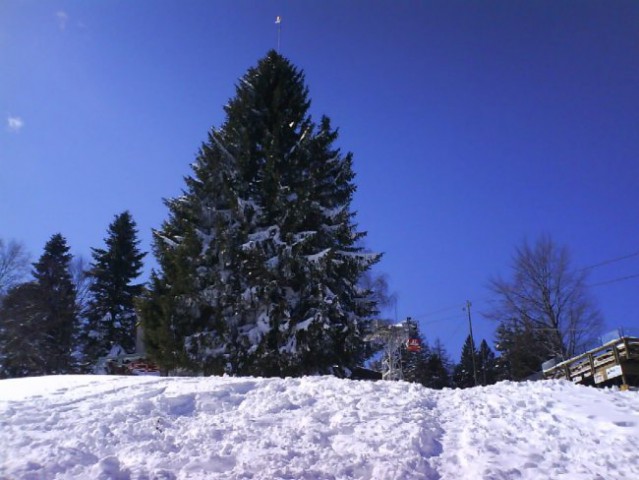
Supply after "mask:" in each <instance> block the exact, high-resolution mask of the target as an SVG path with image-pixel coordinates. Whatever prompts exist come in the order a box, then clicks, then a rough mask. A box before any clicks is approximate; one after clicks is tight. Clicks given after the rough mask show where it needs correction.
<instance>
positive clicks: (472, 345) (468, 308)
mask: <svg viewBox="0 0 639 480" xmlns="http://www.w3.org/2000/svg"><path fill="white" fill-rule="evenodd" d="M471 305H472V304H471V303H470V300H466V310H468V328H469V330H470V347H471V352H470V354H471V356H472V359H473V379H474V380H475V386H477V364H476V363H475V340H474V339H473V321H472V320H471V319H470V306H471Z"/></svg>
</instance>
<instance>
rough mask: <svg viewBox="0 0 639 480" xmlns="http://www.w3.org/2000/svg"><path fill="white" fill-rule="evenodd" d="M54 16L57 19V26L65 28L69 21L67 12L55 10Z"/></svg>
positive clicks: (61, 28)
mask: <svg viewBox="0 0 639 480" xmlns="http://www.w3.org/2000/svg"><path fill="white" fill-rule="evenodd" d="M55 16H56V18H57V19H58V27H60V30H64V29H66V28H67V23H68V22H69V14H68V13H67V12H64V11H62V10H60V11H58V12H56V14H55Z"/></svg>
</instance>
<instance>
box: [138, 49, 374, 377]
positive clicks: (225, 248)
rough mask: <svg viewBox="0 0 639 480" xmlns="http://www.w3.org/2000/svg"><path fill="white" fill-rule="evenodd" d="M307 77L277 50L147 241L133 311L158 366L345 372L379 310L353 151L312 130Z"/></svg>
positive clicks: (235, 102)
mask: <svg viewBox="0 0 639 480" xmlns="http://www.w3.org/2000/svg"><path fill="white" fill-rule="evenodd" d="M309 106H310V101H309V99H308V90H307V88H306V86H305V85H304V76H303V74H302V73H301V72H300V71H299V70H297V69H296V68H295V67H294V66H293V65H292V64H291V63H290V62H289V61H288V60H286V59H285V58H283V57H282V56H280V55H279V54H277V53H276V52H274V51H271V52H269V53H268V55H267V56H266V57H265V58H263V59H262V60H260V62H259V63H258V65H257V66H256V67H254V68H251V69H249V71H248V72H247V73H246V74H245V75H244V76H243V77H242V79H241V80H240V82H239V84H238V85H237V88H236V95H235V97H234V98H233V99H231V101H230V102H229V103H228V104H227V106H226V107H225V112H226V121H225V123H224V124H223V125H222V127H221V128H220V129H219V130H212V131H211V132H210V134H209V138H208V142H207V143H206V144H204V145H203V146H202V148H201V149H200V153H199V155H198V157H197V159H196V162H195V164H194V166H193V176H191V177H189V178H187V179H186V189H185V192H184V195H183V196H181V197H179V198H175V199H171V200H168V201H167V202H166V203H167V206H168V208H169V211H170V215H169V219H168V220H167V221H165V222H164V224H163V225H162V228H161V229H160V230H159V231H156V232H155V244H154V253H155V255H156V257H157V259H158V263H159V265H160V267H161V272H159V273H158V274H157V275H156V276H155V279H154V282H153V283H152V285H151V288H150V290H149V292H148V293H147V295H146V296H145V301H144V302H143V304H142V306H141V313H142V317H143V322H144V328H145V335H146V343H147V347H148V351H149V353H150V354H151V355H152V356H154V357H155V358H156V360H157V361H158V362H160V363H161V364H163V365H164V367H165V368H167V369H170V368H179V367H181V368H186V369H189V370H193V371H203V372H206V373H221V372H228V373H231V374H260V375H296V374H304V373H313V372H319V371H325V370H326V369H327V368H328V367H330V366H331V365H334V364H338V365H342V366H345V367H349V366H354V365H355V364H357V363H360V362H361V361H363V360H364V357H365V356H366V348H365V342H364V340H363V338H364V335H365V334H366V332H367V329H368V322H369V320H370V317H371V315H372V314H373V313H374V312H375V302H374V300H372V298H371V296H370V292H369V291H366V290H363V289H361V288H359V287H358V279H359V278H360V276H361V275H362V274H363V273H364V272H365V271H366V270H367V269H368V268H369V267H370V266H371V265H372V264H373V263H374V262H376V261H377V260H378V258H379V255H373V254H365V253H364V252H363V251H362V249H361V247H359V246H358V245H359V241H360V240H361V238H362V237H363V236H364V233H363V232H358V231H357V230H356V227H355V225H354V224H353V216H354V214H353V213H352V212H351V211H350V202H351V200H352V195H353V193H354V190H355V185H354V184H353V178H354V173H353V171H352V156H351V154H350V153H349V154H346V155H342V154H341V152H340V150H339V149H336V148H335V147H333V143H334V142H335V140H336V139H337V131H336V130H334V129H332V127H331V125H330V121H329V120H328V118H326V117H322V119H321V120H320V122H319V124H316V123H314V122H313V121H312V120H311V118H310V116H309V114H308V109H309Z"/></svg>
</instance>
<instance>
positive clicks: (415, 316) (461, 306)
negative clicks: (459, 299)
mask: <svg viewBox="0 0 639 480" xmlns="http://www.w3.org/2000/svg"><path fill="white" fill-rule="evenodd" d="M463 306H464V304H463V303H458V304H456V305H452V306H449V307H442V308H440V309H438V310H434V311H432V312H428V313H420V314H419V315H412V316H411V317H412V318H413V320H415V319H420V318H424V317H430V316H432V315H437V314H438V313H445V312H449V311H451V310H456V309H458V308H459V309H461V308H463Z"/></svg>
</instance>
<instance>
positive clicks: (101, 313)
mask: <svg viewBox="0 0 639 480" xmlns="http://www.w3.org/2000/svg"><path fill="white" fill-rule="evenodd" d="M104 243H105V245H106V248H104V249H102V248H93V249H92V252H93V253H92V255H93V263H92V266H91V269H90V274H91V276H92V278H93V281H92V283H91V284H90V286H89V292H90V301H89V304H88V307H87V310H86V312H85V316H86V325H85V326H84V330H85V331H84V342H83V343H84V349H85V352H84V353H85V356H86V360H87V361H88V362H89V363H94V362H95V361H96V360H97V359H98V358H99V357H101V356H104V355H106V354H107V353H109V351H110V350H111V349H112V348H114V347H119V348H118V349H120V350H122V351H124V352H127V353H131V352H133V350H134V348H135V338H136V334H135V329H136V327H135V325H136V313H135V306H134V302H135V299H136V297H138V296H139V295H140V294H141V293H142V286H141V285H140V284H135V283H132V282H133V280H135V279H136V278H137V277H138V276H139V275H140V272H141V269H142V265H143V264H142V259H143V258H144V256H145V255H146V253H142V252H140V249H139V248H138V245H139V243H140V242H139V240H138V239H137V230H136V225H135V222H134V221H133V218H132V217H131V214H130V213H129V212H128V211H125V212H123V213H121V214H119V215H116V216H115V219H114V220H113V222H112V223H111V224H110V225H109V229H108V235H107V237H106V238H105V240H104Z"/></svg>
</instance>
